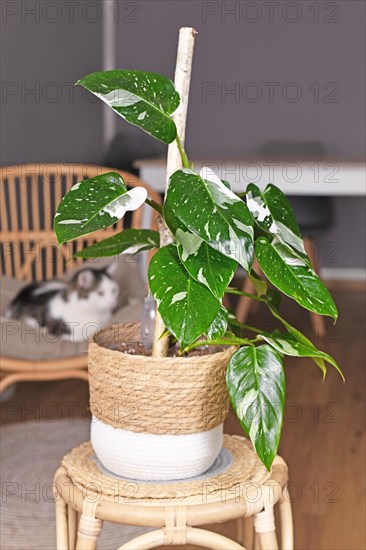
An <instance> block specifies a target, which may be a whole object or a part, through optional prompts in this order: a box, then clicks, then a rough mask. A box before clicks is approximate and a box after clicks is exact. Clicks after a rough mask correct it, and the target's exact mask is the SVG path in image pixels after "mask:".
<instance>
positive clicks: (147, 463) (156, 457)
mask: <svg viewBox="0 0 366 550" xmlns="http://www.w3.org/2000/svg"><path fill="white" fill-rule="evenodd" d="M91 442H92V445H93V448H94V451H95V454H96V455H97V457H98V459H99V460H100V462H101V463H102V465H103V466H104V467H105V468H106V469H107V470H109V471H110V472H112V473H114V474H116V475H119V476H122V477H126V478H130V479H139V480H141V481H142V480H144V481H169V480H174V479H186V478H190V477H195V476H199V475H201V474H203V472H205V471H206V470H208V469H209V468H210V467H211V466H212V464H213V463H214V462H215V460H216V458H217V457H218V455H219V453H220V451H221V448H222V444H223V425H222V424H221V425H220V426H217V427H216V428H213V429H212V430H208V431H207V432H200V433H194V434H187V435H156V434H147V433H135V432H131V431H127V430H122V429H120V428H113V426H110V425H109V424H105V423H104V422H102V421H101V420H98V419H97V418H95V417H93V420H92V424H91Z"/></svg>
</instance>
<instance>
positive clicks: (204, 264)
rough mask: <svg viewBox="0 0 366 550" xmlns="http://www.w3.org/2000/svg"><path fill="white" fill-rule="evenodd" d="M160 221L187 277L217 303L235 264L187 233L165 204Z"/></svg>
mask: <svg viewBox="0 0 366 550" xmlns="http://www.w3.org/2000/svg"><path fill="white" fill-rule="evenodd" d="M164 219H165V222H166V224H167V225H168V227H169V229H170V231H171V232H172V233H173V235H174V237H175V239H176V241H177V245H178V254H179V257H180V260H181V262H182V264H183V265H184V267H185V268H186V270H187V271H188V273H189V274H190V275H191V276H192V277H193V278H194V279H195V280H196V281H198V282H199V283H202V284H204V285H205V286H207V288H209V289H210V290H211V292H212V294H213V295H214V296H216V298H218V299H219V300H220V299H221V298H222V296H223V295H224V293H225V289H226V287H227V285H228V284H229V283H230V281H231V279H232V278H233V275H234V273H235V271H236V268H237V263H236V262H235V261H234V260H231V259H230V258H227V257H226V256H224V255H223V254H220V252H217V250H214V249H213V248H211V247H210V246H209V245H208V244H207V243H205V241H203V240H202V239H201V238H200V237H197V235H195V234H194V233H191V232H190V231H189V230H188V229H187V227H186V226H185V225H184V224H183V223H182V222H181V221H180V220H179V219H178V218H177V217H176V216H175V215H174V214H173V212H172V210H171V208H170V207H169V203H167V202H166V203H165V205H164Z"/></svg>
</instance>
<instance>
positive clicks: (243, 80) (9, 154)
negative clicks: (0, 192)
mask: <svg viewBox="0 0 366 550" xmlns="http://www.w3.org/2000/svg"><path fill="white" fill-rule="evenodd" d="M68 4H69V3H68V2H63V1H60V2H58V6H59V8H58V10H56V8H55V7H54V5H55V2H49V1H48V0H42V1H38V2H33V1H32V0H27V1H26V2H20V1H17V2H14V1H13V0H12V1H11V2H10V1H5V0H3V2H2V4H1V8H2V18H1V20H2V33H1V46H2V48H1V51H2V54H1V55H2V58H1V79H2V102H1V111H2V113H1V114H2V123H1V161H2V163H12V162H15V163H17V162H42V161H43V162H48V161H55V160H56V161H65V162H67V161H78V162H99V161H100V160H101V158H102V154H103V149H104V144H103V139H102V130H103V127H102V110H103V108H105V107H104V106H102V105H101V104H100V102H96V103H95V102H94V101H93V100H92V98H91V97H88V96H86V95H83V94H82V91H81V89H80V88H76V89H75V90H72V87H71V83H72V82H75V81H76V80H77V79H78V78H80V77H81V76H83V75H85V74H87V73H89V72H92V71H95V70H100V69H101V68H102V27H103V20H102V13H101V8H100V5H101V2H100V0H98V1H97V2H96V1H93V2H92V1H89V0H83V1H82V2H75V5H74V8H73V13H72V12H71V11H70V10H71V8H70V7H69V6H68ZM113 5H114V9H115V12H114V16H115V21H116V23H115V24H116V27H117V36H118V39H117V44H116V47H117V59H118V63H117V67H119V68H136V69H144V70H151V71H157V72H162V73H163V74H167V75H169V76H171V77H173V74H174V65H175V56H176V44H177V33H178V29H179V27H181V26H184V25H187V26H194V27H195V28H196V29H197V30H198V32H199V35H198V37H197V41H196V52H195V59H194V67H193V77H192V86H191V97H190V105H189V115H188V127H187V142H186V144H187V150H188V153H189V155H190V157H191V158H194V157H196V158H198V157H200V158H201V159H215V158H220V159H246V158H253V157H256V156H257V155H258V153H259V151H260V148H261V147H262V145H263V144H264V143H265V142H266V141H269V140H286V141H291V142H294V141H308V140H311V141H313V140H315V141H320V142H321V143H323V144H324V146H325V148H326V150H327V154H328V157H329V158H331V159H332V160H336V161H337V160H342V159H346V160H350V159H360V158H361V157H362V155H363V154H364V149H365V124H364V118H365V117H364V115H365V102H364V97H365V73H364V68H365V55H364V46H365V30H364V26H363V25H364V12H365V4H364V2H362V1H358V0H338V1H335V2H323V1H319V2H312V1H311V2H310V1H309V2H308V1H307V0H297V1H295V2H287V1H280V2H277V1H276V2H270V1H269V2H265V1H264V2H259V1H250V2H249V1H241V2H238V1H235V2H234V1H227V2H218V1H213V2H206V1H202V2H201V1H199V0H185V1H182V0H170V1H169V0H165V1H164V0H138V1H128V2H127V1H117V0H116V2H114V4H113ZM34 6H36V9H37V6H38V13H36V15H34V14H31V13H28V12H29V9H31V8H32V7H34ZM98 6H99V7H98ZM98 9H99V11H98ZM230 9H232V10H234V13H229V10H230ZM12 12H14V13H12ZM291 21H292V22H291ZM32 88H33V89H34V88H35V89H36V90H37V93H36V95H34V94H30V93H27V92H26V91H27V90H30V89H32ZM230 90H235V93H231V94H230V93H228V92H229V91H230ZM271 90H272V93H271ZM72 92H73V93H74V97H72V96H71V97H70V93H72ZM272 94H273V95H272ZM116 128H117V130H118V132H124V133H126V134H128V135H131V134H137V133H138V132H139V131H138V130H136V129H134V128H132V127H130V126H128V125H127V124H125V123H124V122H123V121H121V120H120V119H118V120H117V118H116ZM161 150H162V152H164V147H162V149H161ZM141 156H143V152H142V154H141ZM334 207H335V222H336V223H335V225H334V227H333V228H332V229H331V230H330V231H328V232H326V233H324V234H323V235H321V236H319V242H318V249H319V259H320V261H321V263H322V264H323V265H325V266H326V267H363V266H364V264H365V255H364V246H363V239H364V238H363V234H364V233H363V231H364V225H365V224H364V219H365V218H364V207H365V201H364V199H362V200H360V199H358V198H353V199H350V198H337V199H335V200H334ZM329 243H335V249H336V253H335V255H332V254H331V261H330V260H329ZM334 259H335V260H336V261H334Z"/></svg>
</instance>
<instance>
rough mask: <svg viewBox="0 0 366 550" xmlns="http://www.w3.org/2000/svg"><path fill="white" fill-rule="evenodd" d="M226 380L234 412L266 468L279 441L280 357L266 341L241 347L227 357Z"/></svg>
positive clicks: (282, 379) (281, 401) (281, 403)
mask: <svg viewBox="0 0 366 550" xmlns="http://www.w3.org/2000/svg"><path fill="white" fill-rule="evenodd" d="M226 383H227V387H228V390H229V394H230V398H231V402H232V405H233V408H234V410H235V413H236V415H237V417H238V418H239V421H240V423H241V425H242V427H243V429H244V430H245V431H246V433H247V434H248V435H249V437H250V439H251V441H252V443H253V445H254V447H255V450H256V452H257V455H258V456H259V458H260V459H261V461H262V462H263V464H264V465H265V466H266V468H267V470H269V469H270V467H271V464H272V462H273V459H274V457H275V456H276V453H277V448H278V444H279V441H280V436H281V429H282V422H283V411H284V404H285V388H286V383H285V373H284V370H283V365H282V359H281V356H280V355H279V354H278V353H277V352H276V351H275V350H274V349H272V348H271V347H270V346H268V345H267V344H265V345H262V346H259V347H257V348H255V347H242V348H240V349H239V350H238V351H236V352H235V353H234V355H233V356H232V357H231V359H230V362H229V365H228V368H227V372H226Z"/></svg>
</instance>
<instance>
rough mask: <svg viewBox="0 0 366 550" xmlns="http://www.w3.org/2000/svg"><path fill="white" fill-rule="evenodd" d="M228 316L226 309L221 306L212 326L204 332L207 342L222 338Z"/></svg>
mask: <svg viewBox="0 0 366 550" xmlns="http://www.w3.org/2000/svg"><path fill="white" fill-rule="evenodd" d="M228 316H229V312H228V310H227V309H226V307H224V306H221V307H220V309H219V312H218V314H217V315H216V317H215V319H214V321H213V323H212V325H211V326H210V327H209V329H208V330H207V332H206V336H207V338H208V339H209V340H219V339H220V338H222V337H223V336H224V334H225V332H226V331H227V325H228Z"/></svg>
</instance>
